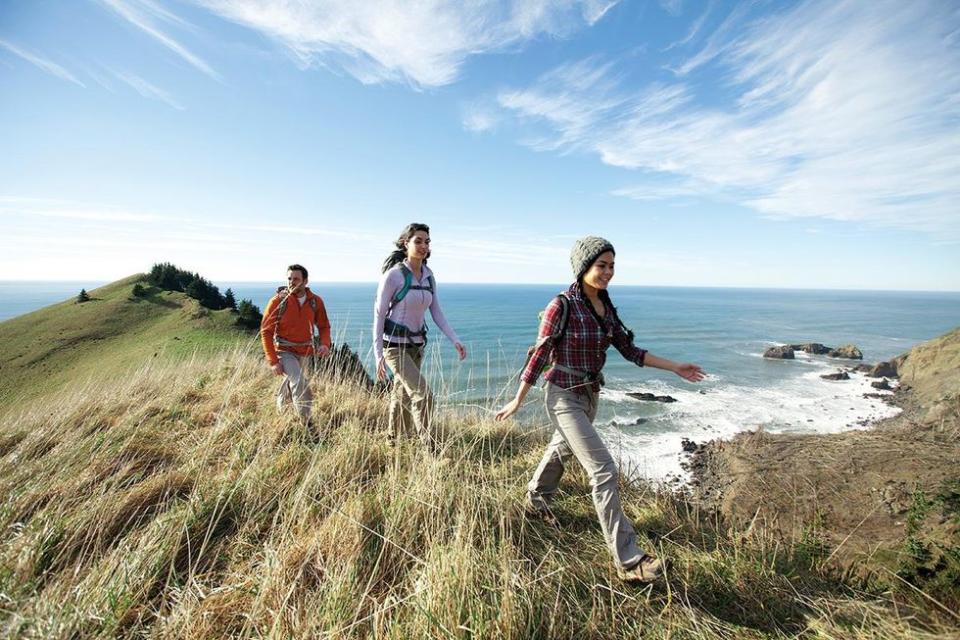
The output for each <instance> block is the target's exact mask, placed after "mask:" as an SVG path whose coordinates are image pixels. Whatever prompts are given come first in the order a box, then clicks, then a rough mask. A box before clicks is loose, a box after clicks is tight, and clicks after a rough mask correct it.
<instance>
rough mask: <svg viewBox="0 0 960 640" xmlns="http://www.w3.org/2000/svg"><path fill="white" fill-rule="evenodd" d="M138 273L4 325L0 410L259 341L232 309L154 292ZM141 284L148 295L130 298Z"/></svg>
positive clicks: (0, 353) (0, 326) (0, 352)
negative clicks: (147, 365) (145, 366)
mask: <svg viewBox="0 0 960 640" xmlns="http://www.w3.org/2000/svg"><path fill="white" fill-rule="evenodd" d="M143 277H144V276H143V274H138V275H134V276H131V277H129V278H126V279H124V280H119V281H117V282H114V283H112V284H109V285H106V286H104V287H101V288H99V289H95V290H93V291H90V292H89V294H90V296H91V300H89V301H88V302H84V303H77V302H76V301H75V300H73V299H71V300H67V301H64V302H61V303H59V304H55V305H51V306H49V307H45V308H43V309H40V310H38V311H34V312H33V313H28V314H26V315H23V316H19V317H16V318H13V319H11V320H7V321H5V322H0V345H2V346H0V412H2V411H3V410H4V408H5V407H9V406H17V405H18V404H19V403H20V402H21V401H23V400H27V399H31V398H36V397H39V396H42V395H44V394H48V393H50V392H53V391H56V390H58V389H60V388H62V387H63V386H64V385H65V384H67V383H68V382H71V381H75V380H78V379H79V380H82V379H87V378H99V377H103V376H111V375H113V374H116V373H118V372H120V371H125V370H128V369H131V368H137V367H138V366H139V365H141V364H142V363H143V362H145V361H146V360H148V359H151V358H154V357H174V358H177V357H183V356H187V355H191V354H193V353H194V352H195V351H198V350H199V351H200V352H210V351H211V350H213V349H220V348H223V347H225V346H229V345H233V344H236V343H237V342H241V341H245V340H250V339H254V338H253V337H252V334H251V333H249V332H244V331H240V330H238V329H237V328H236V327H235V326H234V321H235V317H236V316H235V315H234V314H233V313H232V312H231V311H229V310H224V311H210V310H209V309H205V308H203V307H201V306H200V305H199V304H198V303H197V301H196V300H193V299H192V298H190V297H188V296H187V295H185V294H183V293H175V292H169V291H161V290H159V289H157V288H154V287H150V286H149V285H147V284H146V282H145V281H144V280H143ZM138 282H140V283H142V284H143V285H144V286H145V287H146V293H147V295H146V296H143V297H136V296H134V295H133V294H132V291H133V286H134V284H136V283H138Z"/></svg>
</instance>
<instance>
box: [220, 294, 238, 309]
mask: <svg viewBox="0 0 960 640" xmlns="http://www.w3.org/2000/svg"><path fill="white" fill-rule="evenodd" d="M223 305H224V307H225V308H227V309H233V310H234V311H236V310H237V299H236V298H234V297H233V289H229V288H228V289H227V291H226V293H224V294H223Z"/></svg>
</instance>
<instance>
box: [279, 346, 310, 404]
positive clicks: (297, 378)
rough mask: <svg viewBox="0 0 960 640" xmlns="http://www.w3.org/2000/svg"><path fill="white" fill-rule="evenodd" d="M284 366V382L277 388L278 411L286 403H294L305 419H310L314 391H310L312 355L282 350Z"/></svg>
mask: <svg viewBox="0 0 960 640" xmlns="http://www.w3.org/2000/svg"><path fill="white" fill-rule="evenodd" d="M277 355H278V356H280V364H281V365H282V366H283V382H281V383H280V388H279V389H277V411H283V407H284V405H286V404H293V406H294V408H295V409H296V410H297V413H299V414H300V417H301V418H302V419H303V420H309V419H310V411H311V409H313V392H312V391H310V366H309V363H310V356H298V355H297V354H295V353H290V352H289V351H280V352H278V353H277Z"/></svg>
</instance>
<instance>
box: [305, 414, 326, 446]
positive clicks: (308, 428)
mask: <svg viewBox="0 0 960 640" xmlns="http://www.w3.org/2000/svg"><path fill="white" fill-rule="evenodd" d="M303 433H304V436H305V437H306V440H307V442H310V443H312V444H323V439H324V438H323V433H321V431H320V427H318V426H317V423H316V422H314V421H313V418H310V419H309V420H307V422H306V423H305V424H304V425H303Z"/></svg>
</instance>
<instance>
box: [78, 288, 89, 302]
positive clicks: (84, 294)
mask: <svg viewBox="0 0 960 640" xmlns="http://www.w3.org/2000/svg"><path fill="white" fill-rule="evenodd" d="M89 299H90V295H89V294H88V293H87V290H86V289H80V293H78V294H77V302H86V301H87V300H89Z"/></svg>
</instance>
